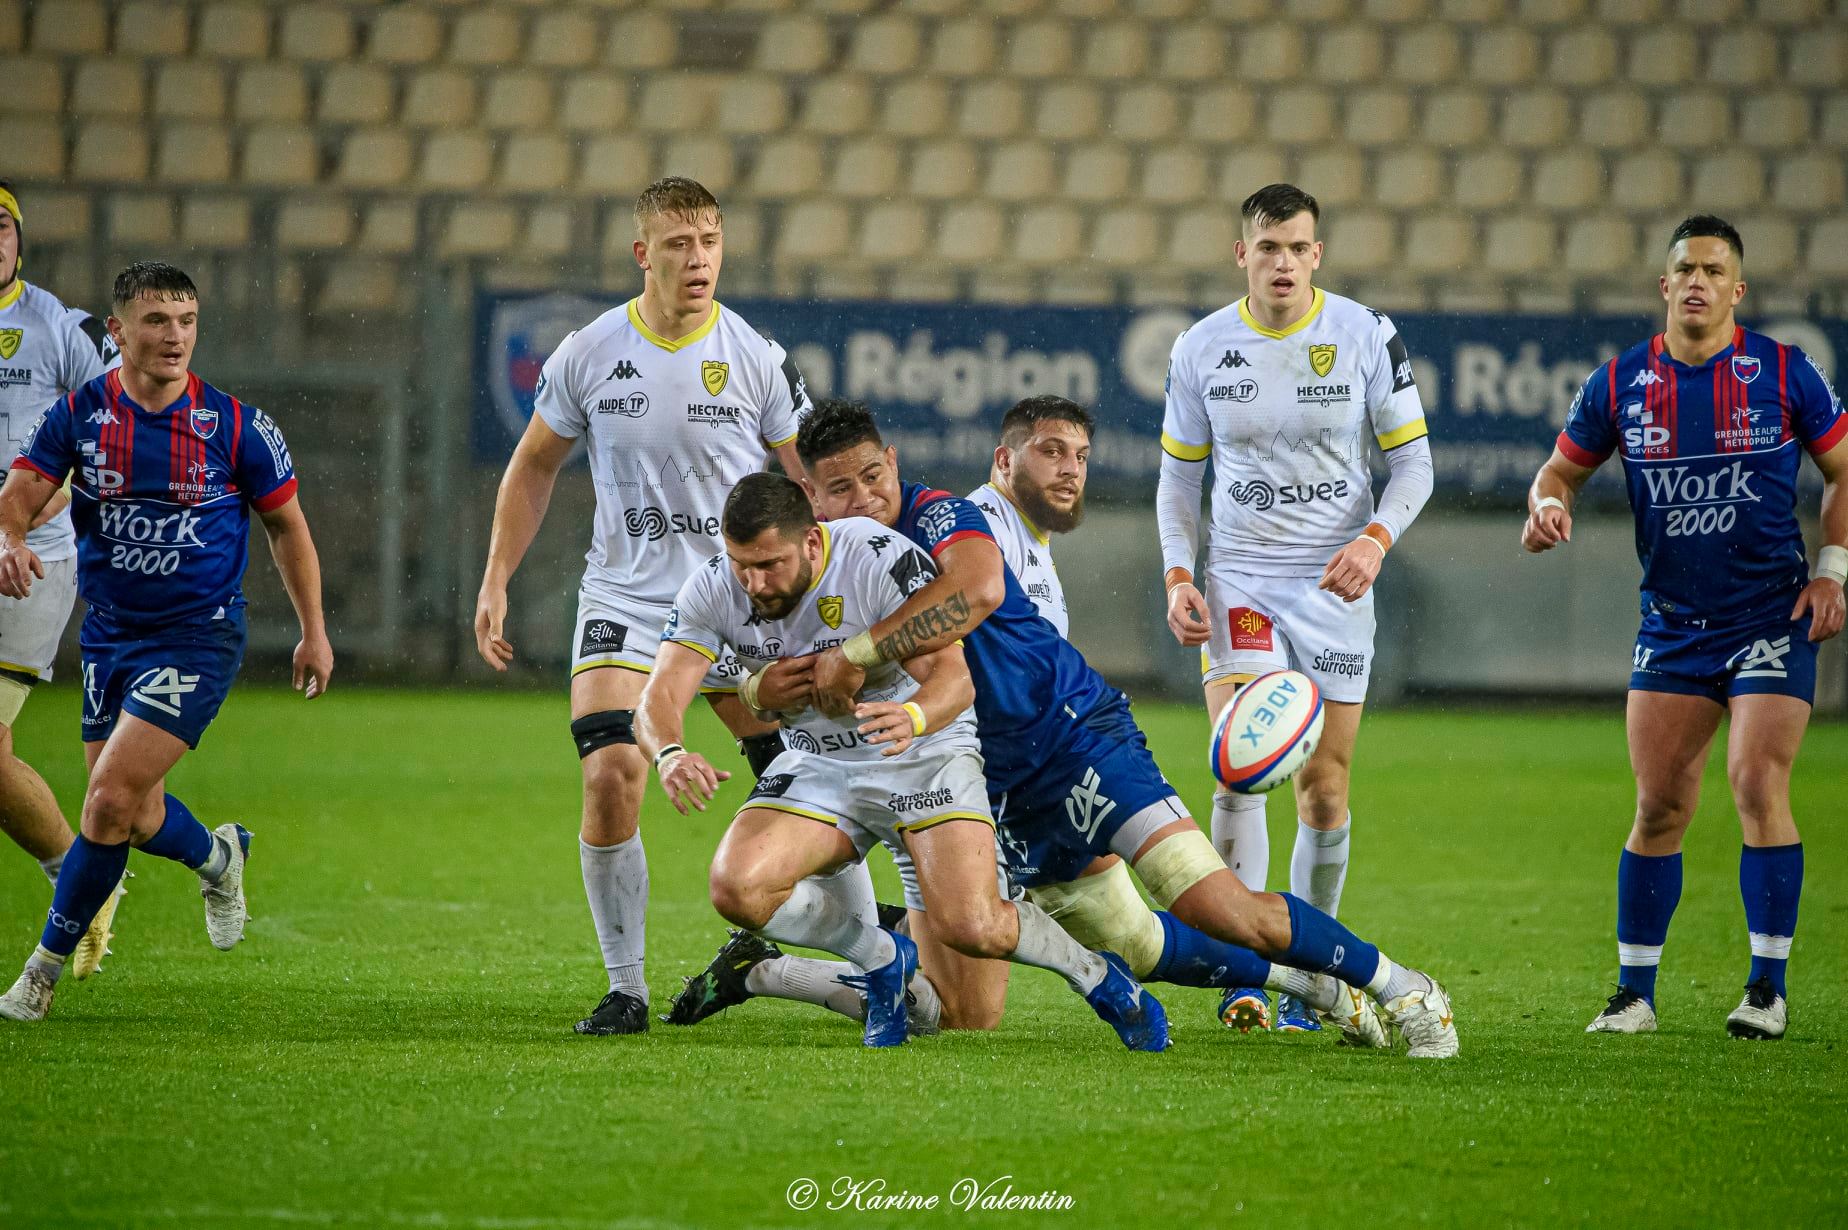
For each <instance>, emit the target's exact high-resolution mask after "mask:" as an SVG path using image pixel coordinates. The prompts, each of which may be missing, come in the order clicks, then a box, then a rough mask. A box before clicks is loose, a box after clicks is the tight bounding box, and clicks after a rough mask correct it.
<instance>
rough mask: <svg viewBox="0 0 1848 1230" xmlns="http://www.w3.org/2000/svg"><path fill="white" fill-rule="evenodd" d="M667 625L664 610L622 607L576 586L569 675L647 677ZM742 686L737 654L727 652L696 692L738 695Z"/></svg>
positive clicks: (626, 605) (633, 606)
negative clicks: (614, 670)
mask: <svg viewBox="0 0 1848 1230" xmlns="http://www.w3.org/2000/svg"><path fill="white" fill-rule="evenodd" d="M666 624H667V612H666V611H664V610H660V609H656V608H652V607H644V606H641V605H639V604H635V603H625V602H623V601H621V600H620V599H617V598H614V597H612V596H611V595H609V594H606V593H603V592H600V591H596V590H592V589H590V588H588V587H585V588H580V589H579V590H578V609H577V625H576V631H575V632H574V633H573V635H572V639H571V673H572V674H573V675H574V676H575V675H579V674H582V673H583V672H584V671H588V670H595V669H597V668H598V667H603V666H614V667H619V668H621V669H623V670H631V671H640V672H641V673H642V674H644V675H647V674H651V673H652V672H653V671H654V664H655V657H656V655H657V654H658V653H659V652H660V649H661V629H662V628H663V627H664V626H665V625H666ZM742 682H744V667H743V665H742V664H740V663H739V661H738V657H737V655H736V654H734V653H732V651H731V650H730V649H729V648H727V649H726V650H725V653H724V655H723V656H721V657H720V658H719V660H718V661H717V662H714V663H713V664H712V669H710V670H708V671H707V672H706V678H705V680H704V681H703V682H702V683H701V684H700V691H701V692H703V693H707V694H711V693H731V692H736V691H737V690H738V685H739V684H740V683H742Z"/></svg>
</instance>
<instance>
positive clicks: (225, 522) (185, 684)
mask: <svg viewBox="0 0 1848 1230" xmlns="http://www.w3.org/2000/svg"><path fill="white" fill-rule="evenodd" d="M113 306H114V311H113V313H112V314H111V316H110V318H109V332H110V335H111V337H113V338H114V340H115V342H116V345H117V346H119V347H120V349H121V352H122V366H121V368H120V369H119V370H117V371H112V372H108V373H106V374H104V375H102V376H99V377H97V378H96V379H94V380H92V381H90V382H89V383H88V384H85V385H84V386H83V387H82V388H80V389H78V390H77V391H76V392H74V393H72V394H70V395H69V396H67V397H64V398H62V399H61V400H59V401H57V402H56V403H54V404H53V405H52V406H51V408H50V409H49V410H47V411H46V412H45V414H44V416H43V417H42V418H40V420H39V422H38V426H37V427H35V428H34V429H33V434H32V436H31V438H30V439H28V440H27V442H26V445H25V447H24V449H22V450H21V452H20V455H19V458H18V459H17V460H16V461H14V462H13V468H12V472H11V473H10V474H9V475H8V476H7V479H6V485H5V487H4V488H3V489H0V594H5V595H6V596H7V597H10V598H23V597H25V596H26V595H27V593H29V592H30V591H31V588H32V585H33V583H34V581H35V580H38V579H42V578H43V577H44V575H45V571H44V566H43V565H42V564H41V562H40V561H39V559H38V557H37V556H36V555H35V554H34V553H33V551H32V549H31V548H30V547H29V546H28V545H27V544H26V532H27V529H28V527H30V526H31V524H32V523H33V520H34V518H36V517H37V515H38V513H39V511H40V510H41V509H43V508H44V507H45V505H46V504H47V503H48V502H49V501H50V500H51V498H52V497H53V495H54V494H55V493H56V492H57V491H58V488H59V486H60V485H61V484H62V483H63V482H64V481H65V479H66V477H67V476H68V477H69V478H70V480H71V520H72V523H73V525H74V526H75V528H76V531H77V550H78V592H80V593H81V594H82V595H83V597H84V600H85V601H86V602H87V603H88V604H89V608H90V609H89V613H88V614H87V615H86V616H85V617H84V622H83V629H82V633H81V636H80V637H79V643H80V645H81V647H82V651H83V688H84V708H83V741H84V745H83V746H84V758H85V760H86V762H87V763H88V765H89V770H90V781H89V788H88V790H87V791H86V793H85V795H84V802H83V818H82V823H81V826H80V831H79V833H78V836H77V839H76V841H75V842H74V843H73V844H72V846H71V849H70V852H69V853H68V854H66V855H65V858H64V865H63V867H62V868H61V869H60V870H59V873H58V886H57V888H56V890H55V891H54V892H53V895H52V903H51V910H50V913H49V916H48V917H47V919H46V923H45V929H44V933H43V934H42V936H41V937H40V940H39V945H38V947H37V948H36V949H35V950H34V951H33V953H32V955H31V957H29V958H28V959H27V961H26V968H25V971H24V972H23V973H21V974H20V976H19V979H18V981H16V982H14V984H13V986H12V988H11V989H10V990H9V991H7V993H6V994H5V995H4V996H0V1017H8V1018H11V1019H13V1020H19V1021H36V1020H42V1019H43V1018H44V1016H45V1014H46V1013H47V1012H49V1011H50V1010H51V1001H52V995H53V992H54V990H55V988H56V986H57V982H58V978H59V975H60V974H62V973H63V971H64V967H65V963H66V962H67V961H68V960H69V958H70V956H71V953H72V952H73V951H74V950H75V948H76V946H77V941H78V939H79V937H80V936H82V935H83V933H84V929H85V928H86V927H88V926H89V925H90V920H91V918H92V917H93V916H94V915H95V914H96V911H97V910H98V909H99V908H100V907H101V906H102V905H103V903H104V902H105V901H106V900H107V899H108V897H109V895H110V893H111V892H113V891H114V889H115V886H116V884H117V882H118V881H120V880H121V878H122V871H123V868H124V867H126V866H127V864H128V852H129V848H130V846H131V845H132V846H134V847H136V848H138V849H140V850H141V851H142V852H144V853H147V854H153V855H158V856H159V857H161V858H167V859H172V860H173V861H175V862H178V863H183V864H184V865H185V866H187V867H188V868H190V869H192V870H193V871H194V872H196V873H197V874H198V877H199V883H200V891H201V893H202V894H203V896H204V898H205V929H206V935H207V937H208V938H209V939H210V940H211V942H212V945H213V946H214V947H216V948H221V949H228V948H231V947H233V946H235V945H236V944H237V942H238V941H239V940H241V939H243V937H244V923H245V920H246V918H247V910H246V908H245V899H244V882H243V881H244V866H245V859H246V858H247V856H248V855H249V852H250V833H249V831H248V830H246V829H245V828H244V827H243V826H242V825H239V824H235V823H229V822H227V823H225V824H221V825H219V826H218V827H217V829H215V830H211V829H207V828H206V827H205V826H204V825H203V824H201V823H200V822H199V821H198V820H197V819H195V818H194V816H193V814H192V812H191V811H190V810H189V809H188V808H187V806H186V804H184V803H182V802H181V801H180V800H179V799H177V798H175V797H174V796H173V795H171V794H167V793H166V791H165V788H164V786H165V781H166V776H167V773H168V772H169V771H170V770H171V769H172V768H173V766H174V765H175V764H177V763H179V760H180V757H181V756H183V755H185V754H186V752H187V751H188V749H190V748H193V747H197V746H198V744H199V740H200V738H201V736H203V734H204V733H205V728H206V727H207V726H208V725H209V724H210V723H211V721H212V718H213V717H214V716H216V714H217V713H218V708H219V706H220V705H222V704H223V703H224V700H225V696H226V694H227V693H228V692H229V690H230V688H231V681H232V679H233V678H234V677H235V676H236V674H237V668H238V665H239V663H240V662H241V661H242V660H243V656H244V595H243V591H242V588H241V582H242V579H243V576H244V567H245V564H246V562H247V560H248V546H249V538H250V513H251V510H252V509H255V510H256V512H257V515H258V516H259V517H260V518H261V519H262V521H263V528H264V531H265V532H266V533H267V535H268V537H269V544H270V553H271V555H272V556H274V558H275V560H276V566H277V569H278V570H279V571H280V572H281V573H282V580H283V584H284V586H285V587H286V588H287V589H288V592H289V599H290V601H291V602H292V603H293V604H294V606H295V614H296V618H297V619H298V620H299V621H300V623H301V632H302V635H301V641H300V643H299V644H297V645H296V647H295V660H294V682H295V686H296V687H297V688H300V689H302V690H303V691H304V692H305V693H306V695H307V696H308V697H309V698H310V699H312V698H313V697H315V696H318V695H320V694H321V693H322V692H324V691H326V690H327V684H328V679H329V677H330V676H331V675H332V673H333V667H334V653H333V649H332V647H331V646H330V645H329V644H328V640H327V632H326V628H325V625H324V623H323V621H322V617H321V568H320V562H319V560H318V559H317V557H316V555H315V549H314V541H313V539H312V538H311V537H310V535H309V532H308V522H307V520H306V519H305V518H304V517H303V515H302V509H301V504H300V502H299V501H298V500H297V499H296V492H295V489H296V483H295V469H294V465H293V463H292V462H291V460H290V458H289V449H288V445H287V444H286V443H284V441H283V438H282V432H281V430H280V429H279V428H277V426H276V424H275V422H274V421H272V420H271V419H270V418H269V416H267V415H266V414H264V413H263V412H262V411H261V410H257V409H255V408H253V407H250V406H246V405H244V404H243V403H242V402H240V401H238V400H237V399H236V398H235V397H232V396H230V395H228V394H226V393H221V392H219V391H218V390H217V389H214V388H213V387H212V386H210V385H208V384H206V383H205V382H204V381H203V380H201V379H199V377H198V376H196V375H194V374H193V372H192V371H191V362H192V352H193V344H194V342H195V341H196V340H197V337H198V326H199V292H198V290H197V289H196V288H195V287H194V286H193V282H192V279H191V278H189V277H187V276H186V274H185V273H183V272H181V271H180V270H178V269H176V268H174V267H173V266H171V265H165V264H159V263H156V262H139V263H136V264H133V265H130V266H129V267H128V268H127V269H125V270H123V271H122V273H121V274H120V275H119V276H118V277H117V278H116V281H115V295H114V305H113Z"/></svg>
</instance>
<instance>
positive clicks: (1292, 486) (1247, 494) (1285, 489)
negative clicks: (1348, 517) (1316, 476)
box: [1226, 478, 1350, 512]
mask: <svg viewBox="0 0 1848 1230" xmlns="http://www.w3.org/2000/svg"><path fill="white" fill-rule="evenodd" d="M1349 490H1350V488H1349V487H1348V480H1347V479H1345V478H1338V479H1336V480H1335V481H1333V482H1320V483H1284V484H1282V485H1281V486H1272V485H1271V484H1270V483H1267V482H1265V481H1264V480H1263V479H1261V478H1254V479H1252V480H1251V481H1250V482H1243V483H1238V482H1235V483H1228V484H1227V485H1226V494H1227V495H1229V496H1231V497H1232V498H1233V499H1234V500H1237V501H1238V502H1239V503H1240V504H1249V505H1251V506H1252V507H1254V508H1255V509H1257V511H1259V512H1265V511H1268V510H1269V509H1270V508H1271V507H1272V506H1273V505H1276V504H1313V503H1315V502H1316V501H1317V500H1345V499H1346V498H1347V494H1348V491H1349Z"/></svg>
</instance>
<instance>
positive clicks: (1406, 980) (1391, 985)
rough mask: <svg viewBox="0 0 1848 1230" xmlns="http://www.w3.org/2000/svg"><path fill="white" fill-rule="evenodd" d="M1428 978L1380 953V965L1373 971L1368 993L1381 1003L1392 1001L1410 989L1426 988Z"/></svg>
mask: <svg viewBox="0 0 1848 1230" xmlns="http://www.w3.org/2000/svg"><path fill="white" fill-rule="evenodd" d="M1427 981H1428V979H1426V978H1425V976H1424V975H1423V974H1420V973H1419V972H1418V971H1416V970H1410V969H1407V968H1405V966H1403V965H1396V964H1394V963H1393V960H1392V958H1390V957H1388V956H1387V955H1386V954H1385V953H1383V952H1382V953H1381V954H1380V967H1379V969H1377V970H1375V971H1374V972H1373V981H1372V982H1369V983H1368V984H1367V994H1369V995H1371V996H1372V997H1373V998H1374V999H1376V1000H1378V1001H1379V1002H1380V1003H1382V1004H1385V1003H1390V1002H1392V1001H1393V1000H1395V999H1397V998H1399V997H1400V996H1401V995H1404V994H1405V993H1406V992H1408V991H1418V990H1422V989H1423V988H1424V985H1425V983H1426V982H1427Z"/></svg>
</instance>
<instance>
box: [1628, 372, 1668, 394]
mask: <svg viewBox="0 0 1848 1230" xmlns="http://www.w3.org/2000/svg"><path fill="white" fill-rule="evenodd" d="M1661 383H1662V377H1660V376H1658V375H1656V374H1655V373H1654V372H1652V371H1649V370H1648V369H1646V368H1645V369H1644V370H1643V371H1640V372H1638V373H1636V379H1634V380H1632V381H1631V382H1630V387H1631V388H1633V389H1646V388H1648V387H1649V386H1650V385H1652V384H1661Z"/></svg>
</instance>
